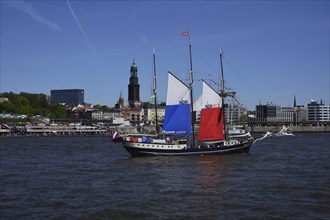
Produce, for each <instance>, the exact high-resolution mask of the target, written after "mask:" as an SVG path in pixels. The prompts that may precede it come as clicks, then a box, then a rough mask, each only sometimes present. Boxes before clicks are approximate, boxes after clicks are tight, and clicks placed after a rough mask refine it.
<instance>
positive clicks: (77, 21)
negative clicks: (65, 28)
mask: <svg viewBox="0 0 330 220" xmlns="http://www.w3.org/2000/svg"><path fill="white" fill-rule="evenodd" d="M67 3H68V7H69V10H70V12H71V14H72V16H73V18H74V20H75V21H76V23H77V25H78V27H79V29H80V31H81V33H82V35H83V37H84V39H85V41H86V44H87V45H88V47H89V49H91V51H94V48H93V46H92V44H91V43H90V42H89V40H88V37H87V35H86V32H85V31H84V29H83V28H82V26H81V25H80V22H79V20H78V17H77V16H76V14H75V13H74V11H73V9H72V7H71V4H70V2H69V0H67Z"/></svg>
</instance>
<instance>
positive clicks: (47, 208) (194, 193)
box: [0, 134, 330, 219]
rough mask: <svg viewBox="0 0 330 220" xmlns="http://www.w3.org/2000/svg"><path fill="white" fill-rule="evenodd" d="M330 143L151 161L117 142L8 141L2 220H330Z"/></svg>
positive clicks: (306, 139)
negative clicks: (131, 152)
mask: <svg viewBox="0 0 330 220" xmlns="http://www.w3.org/2000/svg"><path fill="white" fill-rule="evenodd" d="M329 138H330V135H329V134H297V135H296V136H295V137H282V138H276V139H268V140H266V141H262V142H259V143H257V144H255V145H254V146H253V147H252V148H251V151H250V153H249V154H242V155H226V156H202V157H201V156H192V157H148V158H132V157H130V156H129V154H128V153H127V152H126V151H125V150H124V149H123V148H122V146H121V144H113V143H111V141H110V137H100V136H99V137H6V138H0V141H1V148H0V150H1V151H0V153H1V155H0V156H1V158H0V159H1V160H0V171H1V173H0V180H1V185H0V196H1V197H0V219H330V175H329V174H330V146H329V143H330V139H329Z"/></svg>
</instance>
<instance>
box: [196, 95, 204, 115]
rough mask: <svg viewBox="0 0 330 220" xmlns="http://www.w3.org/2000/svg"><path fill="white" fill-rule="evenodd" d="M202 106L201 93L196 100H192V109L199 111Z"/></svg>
mask: <svg viewBox="0 0 330 220" xmlns="http://www.w3.org/2000/svg"><path fill="white" fill-rule="evenodd" d="M202 108H203V95H200V96H199V97H198V99H197V100H196V101H194V111H197V112H198V111H200V110H202Z"/></svg>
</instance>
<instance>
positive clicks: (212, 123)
mask: <svg viewBox="0 0 330 220" xmlns="http://www.w3.org/2000/svg"><path fill="white" fill-rule="evenodd" d="M201 103H202V106H201V107H202V111H201V120H200V125H199V132H198V141H215V140H222V139H224V128H223V123H224V121H223V114H222V111H223V108H222V106H221V97H220V95H219V94H218V93H217V92H216V91H215V90H214V89H213V88H212V87H210V86H209V85H208V84H207V83H206V82H205V81H203V93H202V100H201Z"/></svg>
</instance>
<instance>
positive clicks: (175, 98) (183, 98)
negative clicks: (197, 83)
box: [166, 72, 190, 105]
mask: <svg viewBox="0 0 330 220" xmlns="http://www.w3.org/2000/svg"><path fill="white" fill-rule="evenodd" d="M168 73H169V74H168V87H167V97H166V105H177V104H179V103H182V102H184V103H190V94H189V91H190V90H189V87H188V86H187V85H185V84H184V83H183V82H182V81H180V80H179V79H178V78H176V77H175V76H174V75H173V74H172V73H170V72H168Z"/></svg>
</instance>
